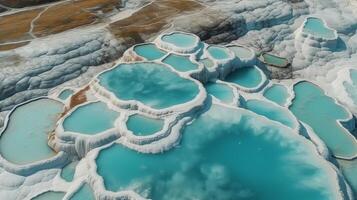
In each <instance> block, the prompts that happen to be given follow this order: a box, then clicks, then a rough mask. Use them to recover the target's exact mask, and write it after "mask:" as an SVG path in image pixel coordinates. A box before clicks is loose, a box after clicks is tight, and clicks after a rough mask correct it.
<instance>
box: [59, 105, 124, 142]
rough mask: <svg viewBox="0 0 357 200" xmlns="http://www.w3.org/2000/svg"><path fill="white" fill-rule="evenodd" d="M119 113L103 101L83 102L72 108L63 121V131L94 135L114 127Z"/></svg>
mask: <svg viewBox="0 0 357 200" xmlns="http://www.w3.org/2000/svg"><path fill="white" fill-rule="evenodd" d="M118 116H119V113H118V112H115V111H113V110H111V109H109V108H108V107H107V105H106V104H105V103H103V102H94V103H89V104H85V105H83V106H80V107H78V108H77V109H76V110H74V111H73V112H72V113H71V114H70V115H69V116H68V117H66V119H65V120H64V121H63V128H64V130H65V131H71V132H77V133H83V134H88V135H94V134H97V133H100V132H103V131H105V130H108V129H111V128H113V127H114V122H115V120H116V119H117V118H118Z"/></svg>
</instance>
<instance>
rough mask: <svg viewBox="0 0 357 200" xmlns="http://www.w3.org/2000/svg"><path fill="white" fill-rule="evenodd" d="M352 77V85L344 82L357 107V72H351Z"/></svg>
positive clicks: (353, 70)
mask: <svg viewBox="0 0 357 200" xmlns="http://www.w3.org/2000/svg"><path fill="white" fill-rule="evenodd" d="M350 77H351V80H352V83H349V82H344V83H343V86H344V87H345V88H346V91H347V92H348V95H349V97H350V98H351V99H352V101H353V103H354V104H355V105H356V106H357V70H356V69H351V70H350Z"/></svg>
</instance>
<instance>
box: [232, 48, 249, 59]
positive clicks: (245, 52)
mask: <svg viewBox="0 0 357 200" xmlns="http://www.w3.org/2000/svg"><path fill="white" fill-rule="evenodd" d="M228 49H229V50H231V51H232V52H233V53H234V55H235V56H236V57H238V58H243V59H245V58H251V57H253V56H254V53H253V52H252V51H251V50H250V49H249V48H246V47H242V46H229V47H228Z"/></svg>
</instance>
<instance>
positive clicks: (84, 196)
mask: <svg viewBox="0 0 357 200" xmlns="http://www.w3.org/2000/svg"><path fill="white" fill-rule="evenodd" d="M70 200H95V197H94V195H93V191H92V189H91V188H90V187H89V185H88V184H86V183H85V184H84V185H83V186H82V187H81V188H80V189H79V190H78V191H77V192H76V193H74V195H73V196H72V197H71V198H70Z"/></svg>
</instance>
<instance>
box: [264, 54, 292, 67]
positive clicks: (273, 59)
mask: <svg viewBox="0 0 357 200" xmlns="http://www.w3.org/2000/svg"><path fill="white" fill-rule="evenodd" d="M262 56H263V58H264V62H266V63H267V64H268V65H274V66H279V67H285V66H286V65H287V64H288V61H287V60H286V59H285V58H281V57H278V56H274V55H272V54H268V53H263V55H262Z"/></svg>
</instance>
